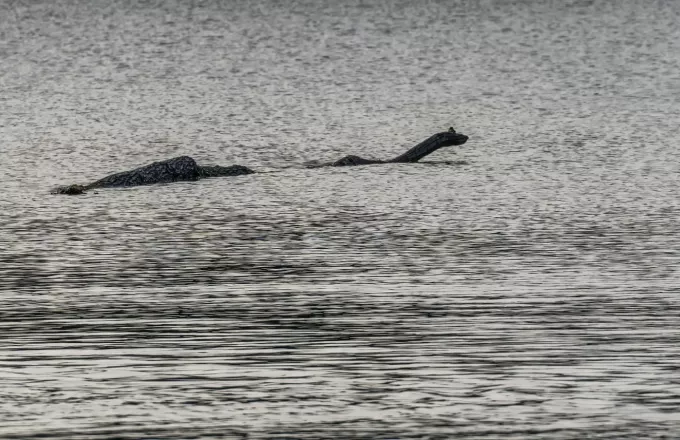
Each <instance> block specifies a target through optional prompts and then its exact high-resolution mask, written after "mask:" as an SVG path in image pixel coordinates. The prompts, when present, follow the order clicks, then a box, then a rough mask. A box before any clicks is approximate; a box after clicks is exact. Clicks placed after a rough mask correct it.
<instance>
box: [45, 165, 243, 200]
mask: <svg viewBox="0 0 680 440" xmlns="http://www.w3.org/2000/svg"><path fill="white" fill-rule="evenodd" d="M252 173H254V171H253V170H251V169H250V168H247V167H244V166H241V165H232V166H228V167H223V166H219V165H213V166H200V165H198V164H197V163H196V161H195V160H194V159H193V158H191V157H189V156H179V157H173V158H172V159H167V160H162V161H159V162H154V163H151V164H149V165H144V166H143V167H139V168H135V169H134V170H130V171H123V172H121V173H115V174H111V175H109V176H106V177H104V178H102V179H99V180H97V181H95V182H92V183H90V184H88V185H66V186H60V187H57V188H55V189H54V190H53V191H52V193H53V194H67V195H76V194H82V193H84V192H85V191H87V190H88V189H93V188H119V187H128V186H138V185H152V184H155V183H170V182H179V181H194V180H198V179H202V178H205V177H222V176H241V175H244V174H252Z"/></svg>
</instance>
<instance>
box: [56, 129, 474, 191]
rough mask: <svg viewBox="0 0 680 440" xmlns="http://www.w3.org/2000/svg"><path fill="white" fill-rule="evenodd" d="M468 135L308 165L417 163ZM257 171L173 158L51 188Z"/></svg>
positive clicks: (437, 136)
mask: <svg viewBox="0 0 680 440" xmlns="http://www.w3.org/2000/svg"><path fill="white" fill-rule="evenodd" d="M467 140H468V137H467V136H465V135H464V134H460V133H456V130H454V129H453V127H451V128H449V130H448V131H444V132H441V133H437V134H435V135H432V136H430V137H429V138H427V139H425V140H424V141H423V142H421V143H419V144H418V145H416V146H414V147H413V148H411V149H409V150H408V151H406V152H405V153H404V154H401V155H399V156H397V157H395V158H394V159H390V160H376V159H364V158H363V157H359V156H352V155H350V156H345V157H343V158H342V159H340V160H337V161H335V162H328V163H318V162H307V163H306V164H305V166H307V167H308V168H316V167H323V166H332V167H340V166H349V165H371V164H379V163H414V162H417V161H419V160H420V159H422V158H423V157H425V156H427V155H428V154H431V153H433V152H435V151H437V150H438V149H440V148H442V147H449V146H452V145H463V144H464V143H465V142H467ZM253 173H254V171H253V170H251V169H250V168H246V167H244V166H241V165H232V166H228V167H222V166H219V165H213V166H200V165H198V164H197V163H196V161H195V160H194V159H192V158H191V157H189V156H179V157H173V158H172V159H168V160H162V161H160V162H154V163H151V164H149V165H144V166H143V167H139V168H135V169H134V170H130V171H123V172H122V173H116V174H111V175H109V176H106V177H104V178H103V179H99V180H97V181H96V182H92V183H90V184H88V185H68V186H60V187H58V188H56V189H54V190H53V191H52V193H53V194H68V195H76V194H83V193H84V192H85V191H87V190H89V189H93V188H120V187H128V186H138V185H152V184H155V183H170V182H179V181H194V180H198V179H203V178H206V177H223V176H241V175H244V174H253Z"/></svg>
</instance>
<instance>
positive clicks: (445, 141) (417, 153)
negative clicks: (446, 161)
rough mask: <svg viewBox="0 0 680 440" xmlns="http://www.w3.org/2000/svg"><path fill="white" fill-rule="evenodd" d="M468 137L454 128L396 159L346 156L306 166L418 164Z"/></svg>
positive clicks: (429, 139) (434, 136)
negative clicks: (432, 154)
mask: <svg viewBox="0 0 680 440" xmlns="http://www.w3.org/2000/svg"><path fill="white" fill-rule="evenodd" d="M467 140H468V137H467V136H465V135H464V134H460V133H456V130H454V129H453V127H451V128H449V130H448V131H444V132H441V133H437V134H435V135H432V136H430V137H429V138H427V139H425V140H424V141H423V142H421V143H419V144H418V145H416V146H415V147H413V148H411V149H410V150H408V151H407V152H405V153H404V154H401V155H399V156H397V157H395V158H394V159H390V160H377V159H364V158H363V157H360V156H353V155H349V156H345V157H343V158H342V159H339V160H336V161H335V162H326V163H318V162H307V163H305V166H306V167H308V168H317V167H343V166H351V165H372V164H379V163H414V162H418V161H419V160H420V159H422V158H423V157H425V156H427V155H428V154H431V153H434V152H435V151H437V150H438V149H440V148H442V147H449V146H452V145H463V144H464V143H465V142H467Z"/></svg>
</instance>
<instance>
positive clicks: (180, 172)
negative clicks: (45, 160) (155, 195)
mask: <svg viewBox="0 0 680 440" xmlns="http://www.w3.org/2000/svg"><path fill="white" fill-rule="evenodd" d="M200 177H201V172H200V168H199V166H198V165H197V164H196V161H195V160H194V159H192V158H191V157H189V156H179V157H173V158H172V159H168V160H162V161H160V162H154V163H151V164H149V165H145V166H143V167H139V168H135V169H134V170H130V171H124V172H122V173H116V174H111V175H110V176H106V177H104V178H103V179H100V180H97V181H96V182H94V183H92V184H90V185H88V188H107V187H123V186H136V185H151V184H154V183H169V182H177V181H180V180H197V179H199V178H200Z"/></svg>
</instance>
